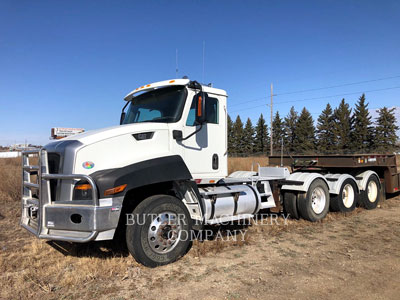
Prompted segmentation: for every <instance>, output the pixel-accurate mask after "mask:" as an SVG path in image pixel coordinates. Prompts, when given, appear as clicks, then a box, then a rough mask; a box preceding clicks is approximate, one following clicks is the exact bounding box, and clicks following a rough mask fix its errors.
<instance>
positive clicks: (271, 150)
mask: <svg viewBox="0 0 400 300" xmlns="http://www.w3.org/2000/svg"><path fill="white" fill-rule="evenodd" d="M273 97H274V86H273V85H272V83H271V105H270V108H271V125H270V146H271V148H270V152H271V154H270V155H274V139H273V136H272V135H273V133H274V132H273V129H272V123H273V110H272V106H273Z"/></svg>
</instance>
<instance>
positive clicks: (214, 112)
mask: <svg viewBox="0 0 400 300" xmlns="http://www.w3.org/2000/svg"><path fill="white" fill-rule="evenodd" d="M204 95H205V99H206V123H210V124H218V121H219V120H218V107H219V105H218V99H217V98H213V97H209V96H208V94H204ZM195 99H196V96H195V97H193V101H192V104H191V105H190V110H189V115H188V118H187V120H186V126H195V120H196V114H195V113H196V101H195Z"/></svg>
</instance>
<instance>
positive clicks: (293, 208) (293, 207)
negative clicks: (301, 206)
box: [283, 192, 300, 220]
mask: <svg viewBox="0 0 400 300" xmlns="http://www.w3.org/2000/svg"><path fill="white" fill-rule="evenodd" d="M283 207H284V209H285V213H286V214H287V215H289V216H290V217H291V218H292V219H296V220H298V219H300V216H299V211H298V210H297V193H296V192H285V193H284V195H283Z"/></svg>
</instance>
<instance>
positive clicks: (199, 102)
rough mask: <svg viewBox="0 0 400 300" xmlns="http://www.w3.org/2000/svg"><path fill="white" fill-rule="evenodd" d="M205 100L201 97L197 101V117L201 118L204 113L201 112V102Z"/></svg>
mask: <svg viewBox="0 0 400 300" xmlns="http://www.w3.org/2000/svg"><path fill="white" fill-rule="evenodd" d="M202 100H203V98H202V97H201V96H199V98H198V99H197V101H198V103H197V116H198V117H201V116H202V114H203V112H202V111H201V109H202V107H201V102H202Z"/></svg>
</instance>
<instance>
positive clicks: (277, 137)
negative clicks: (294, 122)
mask: <svg viewBox="0 0 400 300" xmlns="http://www.w3.org/2000/svg"><path fill="white" fill-rule="evenodd" d="M272 135H273V143H274V145H273V147H274V151H280V150H281V144H282V139H283V141H284V142H285V128H284V124H283V122H282V119H281V117H280V116H279V112H278V111H277V112H276V114H275V117H274V120H273V121H272ZM283 147H284V148H285V147H286V145H283Z"/></svg>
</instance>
